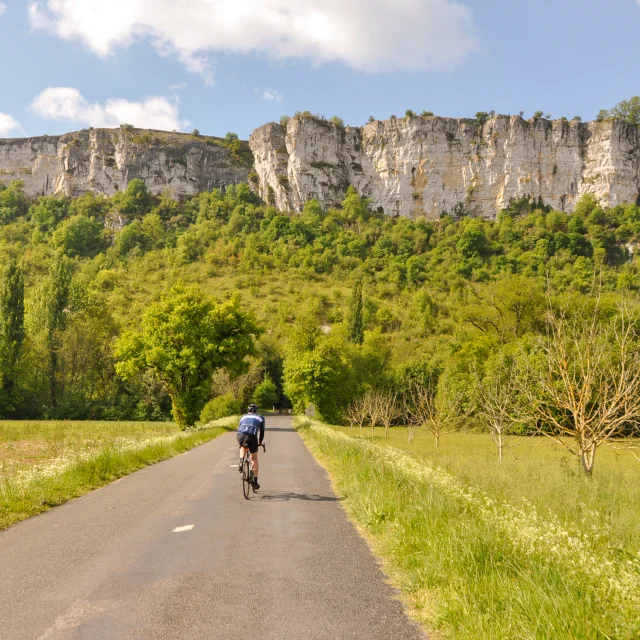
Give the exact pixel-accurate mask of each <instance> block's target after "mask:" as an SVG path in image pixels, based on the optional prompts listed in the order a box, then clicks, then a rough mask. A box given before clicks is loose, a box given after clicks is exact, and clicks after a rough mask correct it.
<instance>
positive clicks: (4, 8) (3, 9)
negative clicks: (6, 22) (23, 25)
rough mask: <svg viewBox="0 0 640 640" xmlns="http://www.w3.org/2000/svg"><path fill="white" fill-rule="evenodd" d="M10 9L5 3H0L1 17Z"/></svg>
mask: <svg viewBox="0 0 640 640" xmlns="http://www.w3.org/2000/svg"><path fill="white" fill-rule="evenodd" d="M8 8H9V7H7V5H6V4H5V3H4V2H0V16H1V15H2V14H3V13H7V9H8Z"/></svg>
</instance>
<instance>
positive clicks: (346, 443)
mask: <svg viewBox="0 0 640 640" xmlns="http://www.w3.org/2000/svg"><path fill="white" fill-rule="evenodd" d="M298 428H299V431H300V433H301V435H302V437H303V438H304V440H305V442H306V443H307V445H308V446H309V448H310V449H311V451H312V452H313V453H314V455H315V456H316V457H317V458H318V460H319V461H320V462H321V463H322V464H323V465H324V466H325V468H326V469H327V470H328V471H329V473H330V474H331V476H332V478H333V480H334V483H335V485H336V488H337V490H338V492H339V493H340V494H341V495H342V496H343V497H344V504H345V507H346V508H347V510H348V512H349V514H350V515H351V517H352V518H353V519H354V520H355V521H356V522H357V523H358V524H359V525H360V526H361V528H362V530H363V531H364V534H365V536H366V537H367V539H368V541H369V543H370V544H371V546H372V548H373V550H374V551H375V553H376V554H377V555H378V556H379V557H381V558H382V560H383V563H384V566H385V570H386V571H387V574H388V575H389V576H390V577H391V579H392V581H393V582H394V583H395V584H396V586H398V587H399V589H400V590H401V592H402V593H403V594H404V598H405V601H406V602H407V604H408V606H409V610H410V612H411V613H412V615H413V616H414V617H415V618H416V619H417V620H418V621H419V622H421V623H422V624H423V625H424V626H425V627H426V628H428V629H429V630H430V631H431V636H432V637H433V636H434V632H435V634H436V635H440V636H441V637H446V638H473V639H485V638H486V639H489V638H491V639H492V640H494V639H503V638H504V639H505V640H506V639H507V638H508V639H511V638H527V639H528V638H531V639H533V638H554V639H556V638H571V639H577V638H588V639H591V638H594V639H595V638H620V639H623V638H625V639H626V638H629V639H630V638H638V637H640V622H639V616H638V612H639V611H640V568H639V564H638V561H637V560H635V561H633V560H629V559H617V558H616V557H615V556H614V555H612V554H611V553H609V552H608V550H607V549H603V548H601V546H600V545H599V543H598V540H592V539H590V538H589V536H588V535H587V534H584V535H582V536H580V535H576V534H575V533H574V532H567V531H565V530H564V529H562V527H560V526H559V525H558V523H557V522H554V521H552V520H551V521H549V520H544V519H542V518H540V517H539V516H538V514H537V513H536V512H535V510H533V509H530V510H524V509H522V508H515V507H513V506H511V505H510V504H509V503H507V502H502V501H497V500H494V499H491V498H490V497H488V496H487V495H486V494H484V493H482V492H480V491H473V490H469V489H466V488H465V487H464V486H463V485H462V484H461V483H460V482H458V481H457V480H456V478H455V477H454V476H452V475H450V474H449V473H446V472H444V471H442V470H440V469H438V468H436V467H432V466H430V465H428V464H425V463H422V462H419V461H416V460H415V459H413V458H411V457H409V456H407V455H405V454H403V453H401V452H399V451H397V450H393V449H390V448H385V447H381V446H379V445H375V444H372V443H370V442H366V441H362V440H356V439H354V438H350V437H348V436H346V435H344V434H343V433H340V432H339V431H337V430H334V429H331V428H327V427H325V426H323V425H320V424H317V423H309V422H308V421H306V422H301V421H299V422H298Z"/></svg>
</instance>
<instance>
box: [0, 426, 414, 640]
mask: <svg viewBox="0 0 640 640" xmlns="http://www.w3.org/2000/svg"><path fill="white" fill-rule="evenodd" d="M267 429H268V434H267V438H266V440H265V441H266V443H267V453H266V455H264V454H261V460H262V470H261V473H260V483H261V484H262V486H263V490H262V491H261V492H260V494H257V495H256V496H255V497H252V499H251V500H250V501H249V502H247V501H245V500H244V498H243V497H242V491H241V481H240V475H239V473H238V470H237V468H233V467H231V465H233V464H235V463H237V460H236V456H237V448H236V446H235V435H234V434H227V435H224V436H222V437H220V438H218V439H216V440H214V441H212V442H210V443H208V444H206V445H203V446H202V447H199V448H197V449H194V450H192V451H190V452H188V453H185V454H183V455H181V456H178V457H176V458H173V459H171V460H167V461H166V462H162V463H160V464H158V465H155V466H153V467H149V468H147V469H144V470H142V471H139V472H138V473H135V474H133V475H131V476H128V477H126V478H123V479H122V480H119V481H117V482H115V483H113V484H111V485H109V486H108V487H105V488H103V489H100V490H98V491H94V492H93V493H91V494H88V495H86V496H84V497H83V498H80V499H78V500H74V501H72V502H69V503H67V504H66V505H63V506H61V507H59V508H57V509H54V510H52V511H49V512H48V513H45V514H43V515H41V516H38V517H36V518H32V519H31V520H27V521H25V522H23V523H20V524H18V525H16V526H14V527H12V528H11V529H9V530H7V531H5V532H3V533H0V638H1V639H2V640H13V639H16V640H18V639H19V640H26V639H31V638H33V639H36V638H38V639H45V638H46V639H55V640H60V639H65V640H66V639H71V638H73V639H79V638H86V639H87V640H102V639H106V638H110V639H112V638H114V639H115V638H117V639H118V640H122V639H128V638H131V639H135V640H138V639H144V638H153V639H156V638H167V639H171V640H176V639H180V638H189V639H193V638H212V639H225V640H226V639H227V638H229V639H231V638H232V639H233V640H237V639H238V638H251V639H252V640H262V639H267V638H274V639H278V640H279V639H281V638H295V639H296V640H303V639H304V640H307V639H309V640H311V639H315V638H328V639H340V638H367V639H370V638H381V639H387V638H389V639H391V638H399V639H402V640H404V639H406V640H413V639H418V638H423V636H422V634H421V632H420V631H418V629H417V628H416V627H415V626H414V625H413V624H412V623H411V622H410V621H409V620H408V619H407V618H406V617H405V615H404V613H403V610H402V607H401V605H400V603H399V602H398V601H397V600H396V599H395V598H394V595H393V593H392V591H391V589H390V588H389V587H388V586H387V585H386V584H385V582H384V576H383V575H382V573H381V572H380V569H379V568H378V566H377V563H376V561H375V559H374V558H373V557H372V555H371V553H370V551H369V550H368V548H367V546H366V544H365V543H364V542H363V540H362V539H361V538H360V536H359V535H358V533H357V532H356V530H355V529H354V527H353V526H352V525H351V524H350V523H349V522H348V521H347V519H346V517H345V515H344V512H343V510H342V507H341V505H340V503H339V502H338V501H337V500H336V498H335V496H334V494H333V492H332V489H331V485H330V483H329V481H328V479H327V477H326V474H325V473H324V471H323V470H322V468H321V467H320V466H319V465H318V464H317V463H316V462H315V461H314V460H313V458H312V456H311V454H310V453H309V452H308V451H307V449H306V448H305V446H304V444H303V443H302V440H301V439H300V437H299V436H298V435H297V434H296V433H295V431H293V430H292V429H291V427H290V420H289V419H287V418H277V417H273V418H268V419H267ZM190 525H193V528H192V529H189V530H186V531H183V532H175V533H174V529H176V528H179V527H186V526H190Z"/></svg>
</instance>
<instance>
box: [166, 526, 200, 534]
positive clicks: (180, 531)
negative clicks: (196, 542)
mask: <svg viewBox="0 0 640 640" xmlns="http://www.w3.org/2000/svg"><path fill="white" fill-rule="evenodd" d="M193 527H195V525H194V524H188V525H186V526H184V527H176V528H175V529H174V530H173V531H172V532H171V533H182V532H183V531H191V529H193Z"/></svg>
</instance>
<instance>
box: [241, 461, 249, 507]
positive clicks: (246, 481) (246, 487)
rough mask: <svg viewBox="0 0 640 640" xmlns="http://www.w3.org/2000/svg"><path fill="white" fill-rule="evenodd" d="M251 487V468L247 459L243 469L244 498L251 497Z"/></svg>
mask: <svg viewBox="0 0 640 640" xmlns="http://www.w3.org/2000/svg"><path fill="white" fill-rule="evenodd" d="M250 489H251V469H249V461H248V460H245V463H244V468H243V469H242V493H243V494H244V499H245V500H248V499H249V491H250Z"/></svg>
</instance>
